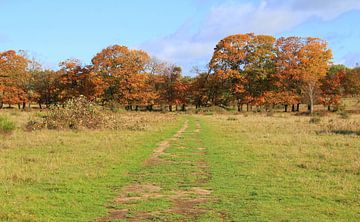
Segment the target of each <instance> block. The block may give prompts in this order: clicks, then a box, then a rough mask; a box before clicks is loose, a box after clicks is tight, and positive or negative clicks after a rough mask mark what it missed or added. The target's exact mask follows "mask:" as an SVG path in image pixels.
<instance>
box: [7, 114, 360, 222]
mask: <svg viewBox="0 0 360 222" xmlns="http://www.w3.org/2000/svg"><path fill="white" fill-rule="evenodd" d="M0 115H1V116H2V117H6V118H7V119H9V120H11V121H12V122H14V123H15V130H14V131H13V132H12V133H2V134H0V221H359V220H360V210H359V209H360V195H359V194H360V139H359V135H360V115H359V114H356V113H353V114H349V115H340V114H336V113H325V114H321V115H318V116H303V115H294V114H291V113H283V112H274V113H271V114H269V113H253V112H251V113H250V112H249V113H232V112H227V113H222V114H217V113H216V112H204V113H201V114H186V113H177V114H175V113H173V114H169V113H167V114H163V113H150V112H128V113H118V114H117V115H121V116H122V118H125V119H129V121H130V120H133V121H134V120H135V122H136V123H139V122H141V123H142V126H143V125H145V127H141V128H140V129H136V127H134V128H131V127H130V128H129V127H125V128H121V127H119V128H118V129H117V130H113V129H96V130H49V129H42V130H35V131H28V130H26V129H25V128H24V125H25V124H26V122H27V121H28V120H29V119H30V118H31V117H32V116H34V115H39V112H20V111H17V110H0ZM136 119H137V120H138V121H136Z"/></svg>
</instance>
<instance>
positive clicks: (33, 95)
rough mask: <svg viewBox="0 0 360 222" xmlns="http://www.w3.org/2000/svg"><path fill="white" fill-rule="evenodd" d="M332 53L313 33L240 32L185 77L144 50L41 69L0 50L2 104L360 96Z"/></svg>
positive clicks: (132, 104)
mask: <svg viewBox="0 0 360 222" xmlns="http://www.w3.org/2000/svg"><path fill="white" fill-rule="evenodd" d="M331 59H332V53H331V50H330V49H329V48H328V46H327V43H326V42H325V41H324V40H321V39H318V38H300V37H288V38H285V37H281V38H278V39H276V38H274V37H273V36H267V35H255V34H252V33H249V34H238V35H232V36H229V37H226V38H224V39H222V40H221V41H220V42H219V43H218V44H217V45H216V48H215V50H214V54H213V56H212V59H211V60H210V62H209V65H208V69H207V70H203V71H201V70H199V69H195V71H196V76H194V77H184V76H183V75H182V70H181V68H180V67H179V66H176V65H172V64H168V63H165V62H162V61H160V60H157V59H155V58H152V57H150V55H149V54H148V53H146V52H145V51H142V50H132V49H128V48H127V47H125V46H119V45H113V46H110V47H108V48H105V49H103V50H102V51H101V52H99V53H97V54H96V55H95V56H94V57H93V59H92V61H91V65H81V63H80V62H79V61H78V60H76V59H70V60H66V61H63V62H61V63H60V64H59V66H60V69H59V70H58V71H54V70H45V69H43V68H42V67H41V65H40V64H39V63H38V62H36V61H35V60H34V59H29V56H27V55H26V53H25V52H24V51H19V52H16V51H14V50H9V51H5V52H2V53H0V108H2V107H3V106H4V104H7V105H8V106H12V105H18V106H19V108H21V107H22V108H25V107H26V104H30V103H37V104H39V106H40V108H41V107H43V106H44V105H46V106H48V105H50V104H61V103H63V102H64V101H66V100H68V99H70V98H73V97H78V96H80V95H83V96H85V97H86V98H87V99H89V100H92V101H96V102H98V103H100V104H103V105H104V104H107V103H120V104H122V105H124V106H125V107H126V108H127V109H130V110H133V109H135V110H138V109H140V108H146V109H148V110H153V107H154V106H155V105H158V106H161V107H164V106H167V107H168V109H169V110H170V111H172V110H173V107H176V109H178V108H179V109H181V110H185V109H186V106H187V105H194V106H196V107H197V108H199V107H202V106H210V105H216V106H223V107H226V106H230V105H236V106H237V109H238V110H239V111H242V110H243V107H244V106H246V107H247V110H249V109H251V107H252V106H256V107H257V108H258V109H260V108H261V109H263V108H265V109H267V110H271V109H272V108H273V107H274V106H275V105H283V106H284V107H285V111H288V108H289V107H290V106H291V107H292V111H298V110H299V105H300V104H302V103H304V104H308V108H309V111H310V112H313V107H314V104H316V103H321V104H323V105H325V106H327V107H328V109H329V110H330V109H331V107H336V105H338V104H339V101H340V99H341V97H342V96H344V95H357V94H359V93H360V68H354V69H348V68H346V67H345V66H343V65H333V64H332V63H331Z"/></svg>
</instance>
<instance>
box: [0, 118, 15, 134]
mask: <svg viewBox="0 0 360 222" xmlns="http://www.w3.org/2000/svg"><path fill="white" fill-rule="evenodd" d="M14 130H15V123H14V122H13V121H11V120H10V119H9V118H7V117H5V116H0V133H5V134H6V133H10V132H12V131H14Z"/></svg>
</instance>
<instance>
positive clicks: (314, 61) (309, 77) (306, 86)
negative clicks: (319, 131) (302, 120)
mask: <svg viewBox="0 0 360 222" xmlns="http://www.w3.org/2000/svg"><path fill="white" fill-rule="evenodd" d="M299 58H300V69H301V78H302V82H303V84H302V92H303V93H304V95H305V97H306V98H307V100H308V102H309V111H310V113H311V114H312V113H313V112H314V104H315V101H316V99H317V96H318V89H319V85H320V79H321V78H323V77H324V76H325V75H326V73H327V71H328V69H329V65H330V60H331V59H332V53H331V50H330V49H329V48H328V46H327V43H326V42H325V41H324V40H321V39H318V38H310V37H309V38H307V39H306V43H305V44H304V46H303V47H302V48H301V50H300V51H299Z"/></svg>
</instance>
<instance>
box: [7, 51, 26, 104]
mask: <svg viewBox="0 0 360 222" xmlns="http://www.w3.org/2000/svg"><path fill="white" fill-rule="evenodd" d="M27 68H28V60H27V59H26V58H25V57H24V56H22V55H21V54H20V53H16V52H15V51H14V50H9V51H5V52H1V53H0V103H1V106H2V104H4V103H6V104H9V105H13V104H20V103H23V107H25V103H27V102H28V101H29V98H28V95H27V83H28V79H29V72H28V69H27ZM19 107H20V105H19Z"/></svg>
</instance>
